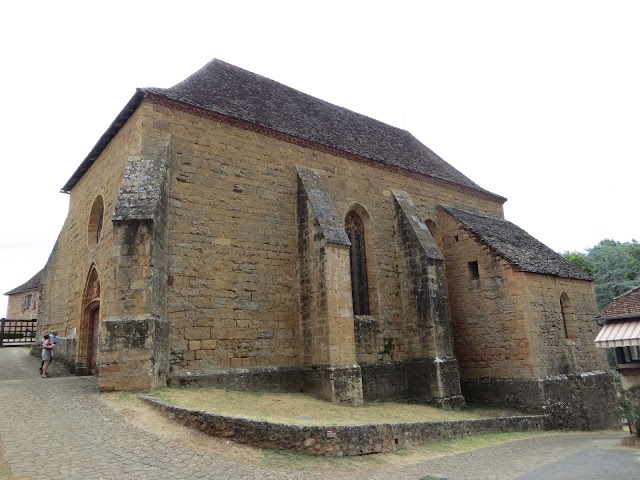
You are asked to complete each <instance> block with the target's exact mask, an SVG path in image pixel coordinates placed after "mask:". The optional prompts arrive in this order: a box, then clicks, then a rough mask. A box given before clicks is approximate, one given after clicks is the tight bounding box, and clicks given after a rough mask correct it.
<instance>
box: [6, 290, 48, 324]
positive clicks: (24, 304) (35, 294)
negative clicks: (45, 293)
mask: <svg viewBox="0 0 640 480" xmlns="http://www.w3.org/2000/svg"><path fill="white" fill-rule="evenodd" d="M8 297H9V298H8V301H7V316H6V317H5V318H8V319H10V320H33V319H34V318H36V319H37V318H38V306H39V301H40V293H39V291H38V290H29V291H27V292H20V293H14V294H13V295H8Z"/></svg>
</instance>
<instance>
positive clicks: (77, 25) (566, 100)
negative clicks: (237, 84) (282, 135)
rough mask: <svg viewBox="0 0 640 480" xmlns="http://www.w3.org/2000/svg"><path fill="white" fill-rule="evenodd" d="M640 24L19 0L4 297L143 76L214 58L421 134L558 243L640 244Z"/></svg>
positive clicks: (532, 14) (515, 11)
mask: <svg viewBox="0 0 640 480" xmlns="http://www.w3.org/2000/svg"><path fill="white" fill-rule="evenodd" d="M638 25H640V2H636V1H615V0H607V1H605V0H602V1H598V2H594V1H584V0H581V1H562V0H555V1H513V0H511V1H486V0H485V1H446V2H445V1H437V2H436V1H416V0H412V1H399V0H395V1H393V2H392V1H386V2H376V1H371V0H370V1H363V2H360V1H351V2H350V1H348V0H342V1H339V2H337V1H327V0H323V1H317V2H314V1H306V2H304V1H295V2H294V1H292V2H279V1H276V0H270V1H241V0H234V1H233V2H231V1H223V2H218V1H213V0H210V1H201V2H196V1H189V0H181V1H179V2H178V1H175V2H164V1H159V0H154V1H142V0H138V1H136V0H128V1H113V0H112V1H109V2H89V1H82V2H69V1H60V0H58V1H55V2H52V1H35V2H34V1H31V2H28V1H21V2H17V1H13V2H3V3H2V6H0V42H1V43H0V44H1V45H2V63H1V64H0V65H1V66H0V68H1V73H2V74H1V75H0V91H1V92H2V95H3V99H2V106H1V108H2V115H1V116H0V121H2V122H3V125H2V128H1V129H0V152H1V155H2V156H1V160H0V162H1V163H0V165H1V170H0V178H1V179H2V188H0V205H1V210H0V293H4V292H6V291H8V290H10V289H12V288H14V287H17V286H18V285H20V284H22V283H24V282H25V281H27V280H28V279H29V278H30V277H31V276H32V275H33V274H35V273H36V272H37V271H38V270H39V269H40V268H42V267H43V266H44V265H45V263H46V261H47V258H48V256H49V253H50V252H51V249H52V248H53V245H54V243H55V240H56V237H57V235H58V233H59V231H60V228H61V227H62V224H63V222H64V218H65V216H66V213H67V209H68V201H69V197H68V196H67V195H65V194H62V193H59V190H60V189H61V187H62V186H63V185H64V184H65V183H66V181H67V180H68V179H69V177H70V176H71V175H72V174H73V172H74V171H75V169H76V168H77V166H78V165H79V164H80V163H81V162H82V160H83V159H84V158H85V157H86V155H87V154H88V153H89V151H90V149H91V148H92V147H93V145H94V144H95V143H96V142H97V141H98V139H99V138H100V136H101V135H102V133H103V132H104V131H105V130H106V129H107V127H108V126H109V125H110V123H111V122H112V121H113V119H114V118H115V116H116V115H117V113H118V112H119V111H120V110H121V109H122V107H124V105H125V104H126V102H127V101H128V100H129V98H130V97H131V96H132V95H133V94H134V92H135V88H136V87H150V86H152V87H169V86H172V85H174V84H175V83H177V82H179V81H180V80H183V79H184V78H185V77H187V76H188V75H190V74H191V73H193V72H195V71H196V70H197V69H199V68H200V67H202V66H203V65H204V64H205V63H207V62H208V61H209V60H211V59H212V58H219V59H221V60H224V61H227V62H229V63H232V64H234V65H237V66H239V67H242V68H245V69H247V70H250V71H253V72H255V73H258V74H260V75H264V76H266V77H269V78H271V79H273V80H276V81H279V82H281V83H284V84H286V85H289V86H291V87H293V88H296V89H298V90H301V91H303V92H305V93H308V94H311V95H314V96H316V97H319V98H321V99H323V100H327V101H329V102H331V103H335V104H338V105H341V106H343V107H346V108H349V109H351V110H354V111H357V112H359V113H362V114H365V115H368V116H370V117H373V118H376V119H378V120H381V121H384V122H386V123H389V124H391V125H394V126H397V127H401V128H404V129H406V130H409V131H410V132H411V133H413V134H414V135H415V136H416V137H417V138H418V139H419V140H420V141H422V142H423V143H424V144H426V145H427V146H429V147H430V148H431V149H432V150H434V151H435V152H436V153H438V154H439V155H440V156H441V157H442V158H444V159H445V160H446V161H447V162H449V163H450V164H451V165H453V166H454V167H455V168H457V169H458V170H460V171H461V172H463V173H464V174H465V175H467V176H468V177H469V178H471V179H472V180H473V181H475V182H476V183H477V184H479V185H480V186H482V187H484V188H486V189H488V190H490V191H492V192H494V193H497V194H499V195H502V196H505V197H507V198H508V201H507V203H506V204H505V215H506V218H507V219H508V220H511V221H512V222H514V223H515V224H517V225H518V226H520V227H522V228H523V229H525V230H526V231H527V232H529V233H530V234H531V235H533V236H534V237H536V238H538V239H539V240H540V241H542V242H543V243H545V244H546V245H548V246H549V247H551V248H553V249H554V250H556V251H560V252H563V251H567V250H580V251H581V250H584V249H586V248H589V247H592V246H594V245H595V244H597V243H598V242H599V241H600V240H602V239H604V238H611V239H614V240H619V241H631V240H632V239H638V240H640V227H639V225H638V220H637V219H638V211H639V209H638V198H639V192H638V188H637V184H638V172H639V170H640V168H639V167H638V160H639V157H640V146H639V142H638V133H639V132H640V62H639V58H638V57H639V55H638V49H639V47H640V28H639V27H638ZM6 299H7V297H6V296H4V295H2V298H0V317H2V316H4V315H5V313H6Z"/></svg>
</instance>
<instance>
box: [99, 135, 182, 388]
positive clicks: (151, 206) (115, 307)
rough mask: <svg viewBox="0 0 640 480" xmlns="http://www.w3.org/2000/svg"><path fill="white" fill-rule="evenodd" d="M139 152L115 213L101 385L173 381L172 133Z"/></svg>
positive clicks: (133, 158)
mask: <svg viewBox="0 0 640 480" xmlns="http://www.w3.org/2000/svg"><path fill="white" fill-rule="evenodd" d="M153 143H154V144H152V145H143V147H142V151H141V153H140V155H139V156H138V155H131V156H130V158H129V162H128V164H127V166H126V170H125V173H124V180H123V183H122V185H121V188H120V191H119V193H118V197H117V202H116V208H115V211H114V215H113V219H112V220H113V232H114V233H113V237H114V241H113V257H112V268H113V278H114V285H113V287H112V290H111V291H110V292H109V298H110V300H111V301H109V302H107V310H106V311H105V312H104V313H105V316H104V320H103V324H102V328H101V333H100V346H99V348H100V354H99V355H98V373H99V374H98V386H99V388H100V390H103V391H105V390H137V389H153V388H156V387H160V386H164V385H166V378H167V373H168V369H169V348H170V346H169V338H170V335H169V333H170V328H169V323H168V321H167V315H166V278H167V254H166V238H165V237H166V235H165V232H166V228H165V225H166V202H167V189H168V178H167V174H168V173H167V172H168V163H169V151H170V146H169V139H168V138H162V139H158V140H157V141H156V142H153Z"/></svg>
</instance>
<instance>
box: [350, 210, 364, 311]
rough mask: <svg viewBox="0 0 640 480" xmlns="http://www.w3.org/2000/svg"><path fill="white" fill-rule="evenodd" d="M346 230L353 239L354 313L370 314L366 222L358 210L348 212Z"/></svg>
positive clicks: (352, 278)
mask: <svg viewBox="0 0 640 480" xmlns="http://www.w3.org/2000/svg"><path fill="white" fill-rule="evenodd" d="M345 230H346V231H347V235H348V236H349V240H350V241H351V249H350V251H349V263H350V266H351V293H352V297H353V314H354V315H369V285H368V283H367V261H366V256H365V242H364V224H363V223H362V219H361V218H360V216H359V215H358V214H357V213H356V212H354V211H351V212H349V213H348V214H347V217H346V219H345Z"/></svg>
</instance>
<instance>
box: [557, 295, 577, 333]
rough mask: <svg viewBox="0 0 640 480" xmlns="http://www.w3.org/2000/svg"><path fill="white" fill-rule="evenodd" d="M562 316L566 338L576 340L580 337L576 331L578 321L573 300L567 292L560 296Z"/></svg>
mask: <svg viewBox="0 0 640 480" xmlns="http://www.w3.org/2000/svg"><path fill="white" fill-rule="evenodd" d="M560 314H561V315H562V324H563V325H564V336H565V338H566V339H568V340H574V339H575V338H576V337H577V336H578V332H577V331H576V320H575V316H574V312H573V305H572V304H571V299H570V298H569V295H567V294H566V293H565V292H562V294H561V295H560Z"/></svg>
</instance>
